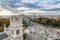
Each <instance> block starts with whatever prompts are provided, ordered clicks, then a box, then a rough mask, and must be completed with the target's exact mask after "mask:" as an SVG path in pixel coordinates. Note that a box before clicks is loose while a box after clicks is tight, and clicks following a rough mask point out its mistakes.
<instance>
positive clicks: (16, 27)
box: [3, 15, 23, 40]
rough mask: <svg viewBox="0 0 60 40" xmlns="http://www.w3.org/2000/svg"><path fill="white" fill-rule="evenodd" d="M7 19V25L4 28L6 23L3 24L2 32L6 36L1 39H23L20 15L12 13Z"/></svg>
mask: <svg viewBox="0 0 60 40" xmlns="http://www.w3.org/2000/svg"><path fill="white" fill-rule="evenodd" d="M9 19H10V25H9V27H8V28H6V25H4V33H6V35H7V36H8V37H7V38H5V39H3V40H23V25H22V15H12V16H10V17H9Z"/></svg>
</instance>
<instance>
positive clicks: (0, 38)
mask: <svg viewBox="0 0 60 40" xmlns="http://www.w3.org/2000/svg"><path fill="white" fill-rule="evenodd" d="M7 37H8V36H7V35H6V34H0V40H3V39H5V38H7Z"/></svg>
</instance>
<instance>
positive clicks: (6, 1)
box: [0, 0, 60, 15]
mask: <svg viewBox="0 0 60 40" xmlns="http://www.w3.org/2000/svg"><path fill="white" fill-rule="evenodd" d="M0 8H5V9H8V10H12V11H14V12H16V13H21V12H23V13H40V14H45V15H47V14H49V15H60V0H0Z"/></svg>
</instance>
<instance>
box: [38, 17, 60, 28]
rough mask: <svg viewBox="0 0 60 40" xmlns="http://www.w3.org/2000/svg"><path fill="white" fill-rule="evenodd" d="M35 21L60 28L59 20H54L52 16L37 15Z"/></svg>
mask: <svg viewBox="0 0 60 40" xmlns="http://www.w3.org/2000/svg"><path fill="white" fill-rule="evenodd" d="M37 22H38V23H40V24H43V25H47V26H51V27H55V28H60V20H58V21H57V20H56V19H54V18H47V17H39V18H38V19H37Z"/></svg>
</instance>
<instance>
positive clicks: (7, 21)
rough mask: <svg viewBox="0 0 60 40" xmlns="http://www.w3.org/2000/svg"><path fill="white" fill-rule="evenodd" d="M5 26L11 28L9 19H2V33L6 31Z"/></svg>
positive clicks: (0, 26)
mask: <svg viewBox="0 0 60 40" xmlns="http://www.w3.org/2000/svg"><path fill="white" fill-rule="evenodd" d="M4 24H6V27H8V26H9V24H10V23H9V19H7V18H0V32H2V31H4Z"/></svg>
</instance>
